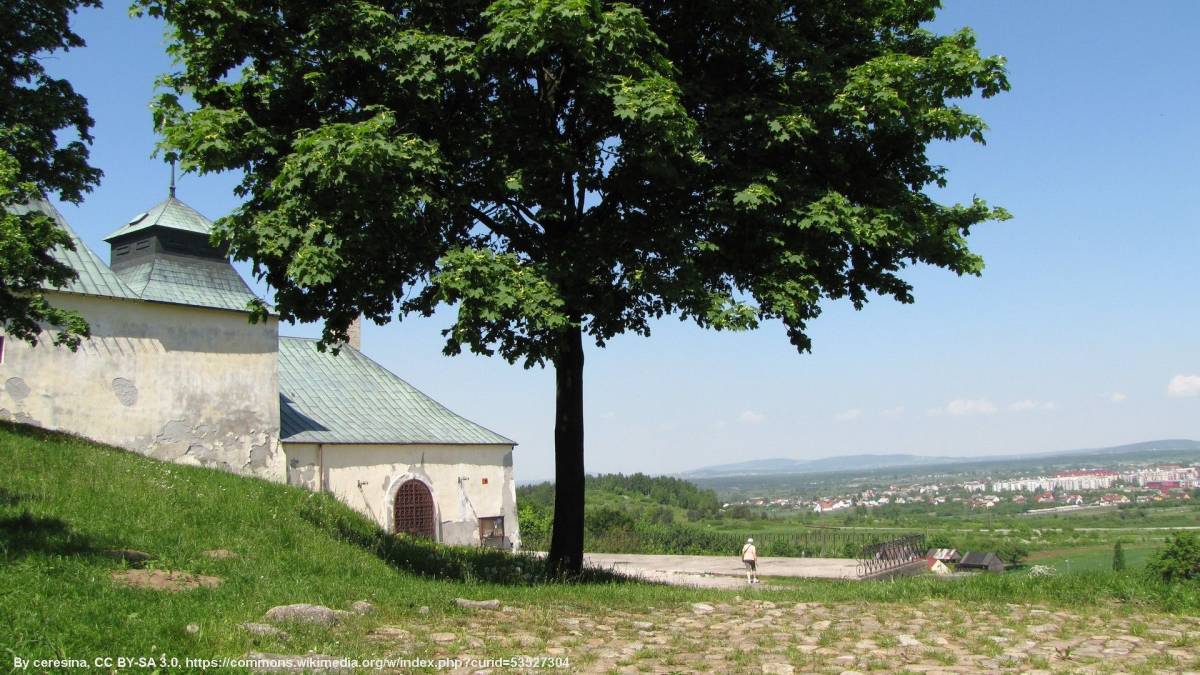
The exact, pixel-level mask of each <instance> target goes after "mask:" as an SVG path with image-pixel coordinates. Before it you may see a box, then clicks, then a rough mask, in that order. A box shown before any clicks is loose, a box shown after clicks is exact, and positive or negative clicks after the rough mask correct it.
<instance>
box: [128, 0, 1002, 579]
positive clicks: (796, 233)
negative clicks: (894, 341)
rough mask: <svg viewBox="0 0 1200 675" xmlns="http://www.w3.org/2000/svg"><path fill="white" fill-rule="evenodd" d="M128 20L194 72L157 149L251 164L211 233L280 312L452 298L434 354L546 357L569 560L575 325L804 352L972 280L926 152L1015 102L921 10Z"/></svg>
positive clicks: (495, 8)
mask: <svg viewBox="0 0 1200 675" xmlns="http://www.w3.org/2000/svg"><path fill="white" fill-rule="evenodd" d="M136 6H137V7H138V8H139V9H140V11H144V12H147V13H150V14H152V15H158V16H164V17H165V18H166V19H167V21H168V22H169V24H170V27H171V28H170V31H171V32H170V40H169V47H168V49H169V51H170V52H171V54H172V55H173V56H174V57H176V58H177V59H178V62H179V63H180V68H179V70H178V71H176V72H172V73H168V74H166V75H164V76H163V78H162V80H161V84H162V86H163V88H164V91H163V92H162V93H161V94H160V95H159V96H158V98H157V100H156V102H155V119H156V124H157V126H158V129H159V130H160V132H161V133H162V135H163V139H164V140H163V147H164V148H165V149H168V150H170V151H172V152H178V153H179V156H180V158H181V160H182V163H183V166H184V168H185V169H189V170H195V171H200V172H208V171H226V170H239V171H242V172H243V180H242V182H241V184H240V186H239V194H240V195H241V197H242V198H243V199H244V202H243V203H242V205H241V206H240V207H238V208H237V209H236V210H235V211H234V212H233V213H231V214H230V215H228V216H226V217H224V218H221V219H219V220H218V221H217V223H216V226H217V229H218V233H219V236H221V237H223V238H225V239H226V240H227V241H228V242H229V243H230V245H231V250H232V252H233V253H234V255H235V256H237V257H240V258H243V259H249V260H252V261H254V263H255V265H256V270H258V272H259V273H260V274H261V275H262V276H263V277H264V278H265V279H266V281H268V282H269V283H270V284H271V286H272V287H274V288H275V289H277V292H276V296H275V303H276V309H277V311H278V312H279V313H280V315H281V317H282V318H283V319H300V320H303V321H311V320H316V319H319V318H324V319H326V328H325V334H324V339H325V341H326V342H327V343H335V342H337V341H339V340H341V339H344V337H345V329H346V327H347V326H348V325H349V323H350V322H351V321H352V320H353V319H354V318H355V317H356V316H357V315H358V314H359V313H360V312H362V313H365V314H366V316H367V317H369V318H372V319H374V320H376V321H386V320H388V319H389V318H390V317H391V316H392V315H393V314H398V315H400V316H403V315H405V314H408V313H416V314H421V315H430V314H432V313H433V311H434V309H435V308H436V307H437V306H438V305H440V304H450V305H453V306H454V307H455V308H456V309H457V318H456V319H455V321H454V322H453V324H452V325H451V326H449V327H448V328H447V329H446V332H445V335H446V338H447V344H446V352H447V353H450V354H454V353H458V352H459V351H461V350H462V349H464V348H465V349H470V350H472V351H474V352H477V353H482V354H499V355H500V356H502V357H503V358H505V359H507V360H509V361H510V362H521V363H523V364H524V365H526V366H531V365H537V364H546V363H552V364H553V365H554V367H555V368H556V370H557V372H558V382H557V386H558V390H559V391H558V393H559V399H558V415H557V417H556V436H555V438H556V453H557V460H558V469H557V475H556V483H557V485H558V490H557V502H556V503H558V502H563V503H564V504H565V503H566V502H564V501H563V500H564V499H571V500H577V501H578V503H577V504H576V503H572V505H571V506H570V508H567V510H566V511H559V510H557V507H556V527H555V537H556V541H558V539H557V537H558V536H559V534H560V530H564V531H565V530H566V528H573V529H575V530H581V529H582V493H583V463H582V446H583V431H582V429H583V427H582V370H583V346H582V341H581V338H582V336H583V335H586V336H587V337H589V338H590V339H591V340H592V341H594V342H595V343H596V344H598V345H603V344H604V343H605V342H606V341H607V340H609V339H610V338H612V337H613V336H615V335H618V334H621V333H625V332H633V333H638V334H642V335H649V333H650V331H651V328H652V326H653V321H654V320H655V319H658V318H661V317H664V316H668V315H675V316H678V317H680V318H682V319H685V320H691V321H694V322H695V323H697V324H699V325H700V326H702V327H706V328H715V329H749V328H754V327H757V326H758V325H760V324H761V323H763V322H764V321H774V320H778V321H779V322H780V323H781V324H782V325H783V327H784V329H785V330H786V332H787V335H788V337H789V339H790V341H791V343H792V344H794V345H795V346H796V347H797V349H799V350H801V351H805V350H808V349H809V348H810V346H811V345H810V341H809V338H808V336H807V333H806V328H807V325H808V322H809V321H811V320H812V319H813V318H815V317H816V316H817V315H818V314H819V313H820V303H821V301H823V300H825V299H843V298H844V299H848V300H849V301H850V302H852V303H853V304H854V306H856V307H862V306H863V305H864V303H866V302H867V301H868V299H869V298H870V297H871V296H872V295H876V294H879V295H884V296H890V297H892V298H894V299H896V300H898V301H900V302H906V303H907V302H912V300H913V296H912V288H911V287H910V285H909V284H908V282H906V281H905V280H904V279H903V277H902V276H901V271H902V269H903V268H904V267H905V266H907V265H909V264H912V263H928V264H932V265H937V266H940V267H943V268H946V269H949V270H952V271H954V272H956V273H958V274H978V273H979V272H980V271H981V270H982V267H983V263H982V261H981V260H980V258H979V257H978V256H976V255H975V254H973V253H972V252H971V251H970V250H969V249H968V247H967V241H966V236H967V235H968V233H969V231H970V228H971V227H972V226H974V225H976V224H978V223H980V222H983V221H986V220H989V219H996V218H1003V217H1005V216H1006V214H1005V213H1004V212H1003V211H1002V210H1000V209H997V208H993V207H990V206H988V205H987V204H986V203H985V202H984V201H983V200H981V199H975V200H973V201H972V202H971V203H969V204H956V205H943V204H939V203H937V202H935V201H934V200H933V199H932V198H931V197H930V196H929V195H928V194H927V192H926V189H927V188H929V187H930V186H939V185H944V184H945V183H946V180H947V176H946V169H945V168H944V167H941V166H937V165H935V164H932V163H931V162H930V161H929V159H928V155H927V148H928V146H929V144H930V143H931V142H933V141H937V140H947V141H950V140H956V139H962V138H965V139H970V140H973V141H975V142H983V134H984V131H985V129H986V126H985V124H984V122H983V120H982V119H981V118H980V117H978V116H977V115H975V114H972V113H970V112H968V111H966V110H964V109H962V108H961V107H960V106H959V105H957V104H956V103H955V102H954V101H955V100H956V99H964V98H967V97H971V96H974V95H981V96H984V97H989V96H992V95H995V94H997V93H999V92H1001V91H1004V90H1006V89H1007V88H1008V81H1007V79H1006V74H1005V68H1004V62H1003V59H1002V58H1000V57H985V56H982V55H981V54H980V53H979V52H978V50H977V48H976V45H975V38H974V36H973V34H972V33H971V32H970V31H969V30H966V29H964V30H961V31H958V32H956V33H953V34H950V35H937V34H934V33H933V32H931V31H929V30H928V29H927V28H925V27H924V24H925V23H926V22H928V21H930V20H931V19H932V18H933V17H934V13H935V11H936V9H937V7H938V3H937V2H936V1H933V0H921V1H911V2H899V1H895V0H863V1H861V2H851V3H846V2H840V1H834V0H823V1H817V2H806V3H793V2H782V1H778V0H747V1H746V2H737V3H730V2H720V1H717V0H699V1H695V0H688V1H687V2H683V1H679V0H644V1H631V2H609V1H602V0H495V1H493V2H480V1H474V2H463V3H439V2H412V1H400V0H357V1H355V2H339V3H329V2H311V1H297V2H289V3H284V4H282V5H280V4H278V3H271V2H263V1H261V0H169V1H168V0H138V1H137V3H136ZM568 449H569V452H568ZM564 481H569V484H564ZM565 495H569V496H567V497H565ZM564 508H565V507H564ZM564 520H566V521H570V522H564ZM560 526H562V527H560ZM564 536H566V535H564ZM572 536H573V535H572ZM581 536H582V535H579V537H580V538H578V539H577V540H576V539H571V540H570V541H569V542H567V543H565V544H563V545H562V546H565V547H566V548H568V549H574V548H576V547H577V546H578V547H582V538H581ZM564 541H566V540H564ZM562 546H560V547H559V549H558V550H557V551H556V548H555V545H554V544H553V543H552V550H551V559H552V561H553V560H556V559H560V558H561V557H562V555H561V554H562ZM577 562H578V561H577V560H574V559H572V560H569V561H568V565H567V567H568V568H569V567H572V566H574V565H576V563H577Z"/></svg>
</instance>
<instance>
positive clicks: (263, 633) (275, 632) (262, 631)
mask: <svg viewBox="0 0 1200 675" xmlns="http://www.w3.org/2000/svg"><path fill="white" fill-rule="evenodd" d="M242 630H244V631H246V632H247V633H249V634H251V635H258V636H260V637H277V638H279V639H280V640H286V639H288V637H290V636H289V635H288V634H287V633H285V632H283V631H281V630H279V629H278V628H276V627H275V626H272V625H270V624H265V623H244V624H242Z"/></svg>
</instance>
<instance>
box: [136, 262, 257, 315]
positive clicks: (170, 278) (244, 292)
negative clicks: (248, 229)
mask: <svg viewBox="0 0 1200 675" xmlns="http://www.w3.org/2000/svg"><path fill="white" fill-rule="evenodd" d="M116 274H117V275H118V276H120V277H121V279H122V280H123V281H124V282H125V283H126V284H127V285H128V286H129V287H130V288H131V289H133V290H134V292H136V293H137V294H138V297H140V298H142V299H143V300H155V301H158V302H173V303H176V304H180V305H193V306H196V307H213V308H216V309H231V310H236V311H246V306H247V304H248V303H249V302H250V301H251V300H254V299H256V296H255V295H254V293H253V292H252V291H251V290H250V287H249V286H247V285H246V282H245V281H243V280H242V277H241V275H239V274H238V273H237V270H235V269H233V266H232V265H230V264H229V263H228V262H226V261H224V260H206V259H204V258H196V257H192V256H186V257H185V256H174V255H159V256H155V257H154V258H151V259H149V260H147V261H145V262H143V263H140V264H137V265H132V266H130V267H126V268H123V269H121V270H120V271H118V272H116Z"/></svg>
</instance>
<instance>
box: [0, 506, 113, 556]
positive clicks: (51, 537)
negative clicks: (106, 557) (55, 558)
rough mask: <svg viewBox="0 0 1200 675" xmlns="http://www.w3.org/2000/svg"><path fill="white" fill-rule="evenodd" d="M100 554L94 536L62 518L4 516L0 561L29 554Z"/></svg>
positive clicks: (1, 523) (0, 535)
mask: <svg viewBox="0 0 1200 675" xmlns="http://www.w3.org/2000/svg"><path fill="white" fill-rule="evenodd" d="M33 554H37V555H89V556H90V555H99V554H100V551H99V550H98V549H97V548H96V545H95V542H93V541H92V539H91V537H89V536H87V535H85V534H81V533H79V532H76V531H75V530H73V529H72V528H71V525H70V524H69V523H67V522H66V521H65V520H62V519H61V518H54V517H50V516H35V515H33V514H32V513H30V512H28V511H25V512H23V513H21V515H19V516H9V517H5V518H0V560H2V559H14V558H22V557H25V556H28V555H33Z"/></svg>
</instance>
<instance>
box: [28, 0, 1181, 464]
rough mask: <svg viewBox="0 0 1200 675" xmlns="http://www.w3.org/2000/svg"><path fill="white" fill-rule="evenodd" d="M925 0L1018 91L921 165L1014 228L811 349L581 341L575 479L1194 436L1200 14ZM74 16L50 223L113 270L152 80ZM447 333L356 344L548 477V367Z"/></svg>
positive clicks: (143, 62)
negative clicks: (469, 349) (88, 167)
mask: <svg viewBox="0 0 1200 675" xmlns="http://www.w3.org/2000/svg"><path fill="white" fill-rule="evenodd" d="M945 4H946V7H945V9H944V10H943V11H942V12H941V14H940V15H939V17H938V19H937V20H936V21H935V22H934V23H933V24H932V28H933V29H934V30H937V31H939V32H950V31H953V30H957V29H958V28H961V27H963V26H970V27H971V28H972V29H974V30H975V31H976V33H977V34H978V39H979V46H980V49H981V51H983V52H984V53H986V54H1001V55H1003V56H1005V57H1006V58H1007V59H1008V68H1009V78H1010V80H1011V83H1012V91H1011V92H1008V93H1006V94H1002V95H1000V96H998V97H996V98H993V99H989V100H971V101H967V102H965V103H964V105H965V107H967V108H969V109H971V110H973V111H975V112H978V113H979V114H981V115H983V116H984V118H985V119H986V120H987V122H988V124H989V126H990V127H991V130H990V132H989V133H988V136H987V140H988V142H987V145H986V146H979V145H975V144H971V143H968V142H965V141H964V142H960V143H956V144H946V143H941V144H938V145H935V146H933V147H932V148H931V150H930V156H931V158H932V159H933V161H935V162H937V163H940V164H943V165H945V166H947V167H948V168H949V170H950V173H949V179H950V185H949V186H948V187H947V188H946V189H944V190H939V191H935V192H933V194H934V195H935V197H936V198H937V199H938V200H939V201H942V202H944V203H951V202H964V201H969V200H970V199H971V197H972V196H973V195H979V196H981V197H983V198H985V199H987V200H988V201H989V202H990V203H992V204H996V205H1000V206H1003V207H1005V208H1006V209H1008V210H1009V211H1010V212H1011V213H1012V214H1013V216H1014V217H1013V219H1012V220H1009V221H1007V222H1003V223H989V224H985V225H982V226H979V227H977V228H976V229H975V230H974V231H973V232H972V236H971V238H970V241H971V247H972V249H973V250H975V251H976V252H978V253H980V254H982V255H983V257H984V259H985V261H986V263H987V269H986V270H985V271H984V274H983V275H982V277H979V278H975V277H964V278H959V277H956V276H955V275H953V274H952V273H949V272H946V271H944V270H938V269H934V268H929V267H917V268H911V269H909V270H908V271H907V272H906V273H905V278H907V279H908V280H910V281H911V282H912V283H913V284H914V286H915V293H914V294H915V297H916V303H915V304H913V305H899V304H896V303H894V302H893V301H890V300H886V299H877V300H875V301H873V302H871V303H869V304H868V305H867V306H866V307H865V308H864V309H863V310H862V311H855V310H854V309H853V308H852V307H850V306H849V305H848V304H836V303H831V304H828V305H826V306H825V308H824V313H823V315H822V316H821V317H820V318H819V319H817V320H816V321H815V322H814V323H813V324H812V325H811V332H810V334H811V336H812V338H813V345H814V346H813V351H812V353H811V354H798V353H796V351H795V350H794V349H793V348H792V347H791V346H790V345H789V344H788V342H787V338H786V335H785V333H784V330H783V328H782V326H781V325H779V324H777V323H769V324H766V325H764V326H763V327H762V328H760V329H759V330H758V331H754V332H749V333H736V334H731V333H718V332H712V331H704V330H701V329H699V328H697V327H695V326H694V324H690V323H681V322H679V321H678V320H676V319H664V320H662V321H660V322H658V323H657V324H655V325H654V331H653V335H652V336H651V337H650V338H642V337H638V336H622V337H618V338H617V339H614V340H612V341H611V342H609V343H608V345H607V347H606V348H604V349H597V348H591V349H589V351H588V352H587V357H586V358H587V363H586V371H585V377H584V382H585V414H586V419H587V427H586V443H587V460H586V466H587V470H588V471H589V472H592V473H606V472H625V473H630V472H636V471H641V472H646V473H673V472H678V471H685V470H688V469H694V468H699V467H702V466H707V465H712V464H721V463H727V462H734V461H742V460H749V459H763V458H771V457H789V458H796V459H809V458H817V457H828V456H837V455H846V454H857V453H914V454H923V455H938V456H984V455H988V454H999V453H1008V452H1035V451H1047V450H1060V449H1062V450H1066V449H1077V448H1089V447H1101V446H1108V445H1117V444H1123V443H1129V442H1137V441H1144V440H1151V439H1161V438H1193V439H1200V301H1198V299H1200V271H1198V269H1197V261H1198V260H1200V134H1198V131H1200V128H1198V123H1197V120H1198V119H1200V87H1197V86H1196V81H1195V69H1196V67H1197V65H1198V64H1200V42H1198V41H1196V40H1195V39H1194V38H1195V36H1194V27H1195V26H1196V25H1198V24H1200V3H1195V2H1191V1H1190V0H1175V1H1165V0H1164V1H1160V2H1154V3H1139V4H1137V5H1136V6H1135V5H1131V4H1129V3H1127V2H1117V1H1105V2H1099V1H1093V2H1087V3H1084V2H1054V3H1047V2H1040V1H1037V2H1024V1H1020V2H1019V1H1016V0H1012V1H1007V0H1006V1H1004V2H1001V1H999V0H990V1H978V0H957V1H954V0H950V1H947V2H946V3H945ZM1135 10H1136V11H1135ZM73 25H74V27H75V29H76V31H77V32H78V33H79V34H80V35H81V36H82V37H83V38H84V39H85V40H86V41H87V43H88V44H87V47H85V48H82V49H77V50H73V51H71V52H68V53H65V54H63V53H58V54H55V55H53V56H50V57H48V58H47V59H46V60H45V63H46V65H47V68H48V70H49V71H50V72H51V73H52V74H54V75H56V76H58V77H66V78H67V79H69V80H70V81H71V83H72V84H73V85H74V86H75V88H76V90H77V91H79V92H80V93H82V94H83V95H84V96H86V97H87V99H88V101H89V105H90V110H91V113H92V116H93V117H94V118H95V120H96V126H95V128H94V131H93V133H94V136H95V143H94V145H93V146H92V164H93V165H94V166H97V167H99V168H100V169H102V170H103V171H104V179H103V181H102V183H101V185H100V186H99V187H98V188H97V189H96V190H95V191H94V192H93V193H92V194H90V195H88V196H87V198H86V199H85V201H84V202H83V203H82V204H81V205H78V206H76V205H72V204H59V207H60V209H61V210H62V212H63V214H64V215H65V216H66V218H67V220H68V222H70V223H71V225H72V226H73V227H74V228H75V229H76V230H77V231H78V232H79V234H80V235H81V236H82V237H83V239H84V241H85V242H86V243H87V244H88V246H90V247H91V248H92V249H93V250H94V251H96V252H97V253H98V254H99V255H100V256H101V257H102V258H104V259H107V257H108V246H107V245H106V244H105V243H104V242H103V241H102V239H103V237H104V236H106V235H107V234H109V233H110V232H112V231H113V230H115V229H117V228H118V227H119V226H121V225H122V224H124V223H125V222H126V221H128V220H129V219H130V218H131V217H133V216H134V215H135V214H138V213H140V212H142V211H144V210H146V209H147V208H148V207H150V206H152V205H153V204H155V203H157V202H159V201H161V200H162V199H163V198H165V197H166V192H167V184H168V175H169V171H168V169H167V167H166V165H165V164H163V163H162V161H161V159H152V157H151V155H152V153H153V150H154V144H155V142H156V137H155V134H154V131H153V128H152V125H151V119H150V113H149V108H148V104H149V100H150V97H151V95H152V94H153V91H154V80H155V77H156V76H157V75H159V74H161V73H163V72H167V71H169V70H171V68H172V64H171V62H170V60H169V59H168V58H167V56H166V55H165V52H164V44H165V43H164V39H163V26H162V24H161V23H158V22H155V21H153V20H150V19H132V18H129V16H128V14H127V11H126V6H125V4H124V3H123V2H122V1H121V0H110V2H109V3H108V6H107V7H105V8H104V9H101V10H85V11H83V12H80V13H79V14H78V15H77V16H76V18H75V20H74V23H73ZM236 182H237V176H235V175H208V176H194V175H185V176H182V177H180V178H179V180H178V196H179V198H180V199H182V200H183V201H185V202H187V203H188V204H190V205H191V206H192V207H194V208H196V209H197V210H199V211H200V212H201V213H203V214H205V215H206V216H208V217H209V218H212V219H215V218H217V217H219V216H221V215H223V214H225V213H228V212H229V211H231V210H232V209H233V208H234V207H235V206H236V205H237V204H238V203H239V202H238V199H237V198H236V196H235V195H234V194H233V186H234V185H235V184H236ZM239 269H241V270H242V272H243V276H245V277H246V278H247V280H248V281H252V280H251V279H250V278H249V274H248V268H247V267H246V266H245V265H239ZM256 288H257V289H258V290H259V292H260V293H265V292H266V289H265V288H263V287H262V286H261V285H260V286H257V287H256ZM449 317H450V315H449V314H448V313H442V314H439V315H435V316H434V317H431V318H428V319H424V318H408V319H405V320H404V321H402V322H392V323H390V324H388V325H385V326H376V325H374V324H372V323H367V325H366V326H364V330H363V351H364V352H365V353H366V354H367V355H368V356H371V357H372V358H374V359H375V360H377V361H379V362H380V363H382V364H383V365H385V366H386V367H388V368H390V369H391V370H392V371H394V372H395V373H397V374H399V375H400V376H401V377H403V378H404V379H405V380H407V381H408V382H410V383H412V384H413V385H414V386H416V387H417V388H419V389H421V390H422V391H424V392H425V393H427V394H429V395H430V396H432V397H434V398H435V399H437V400H438V401H440V402H442V403H443V404H445V405H446V406H447V407H449V408H450V409H451V410H454V411H455V412H457V413H459V414H461V415H463V416H465V417H467V418H469V419H472V420H474V421H476V422H478V423H480V424H482V425H484V426H486V427H488V428H490V429H492V430H494V431H497V432H499V433H501V434H504V435H505V436H508V437H509V438H512V439H514V440H516V441H517V442H518V444H519V445H518V447H517V451H516V453H515V468H516V474H517V478H518V480H521V481H529V480H537V479H543V478H550V477H552V476H553V473H554V468H553V467H554V459H553V426H554V377H553V372H552V371H549V370H541V369H533V370H524V369H522V368H521V367H520V366H519V365H509V364H507V363H506V362H504V361H503V360H501V359H499V358H490V359H489V358H485V357H480V356H474V355H462V356H458V357H445V356H443V355H442V353H441V349H442V345H443V339H442V337H441V330H442V329H443V328H445V327H446V326H447V325H449V323H450V318H449ZM281 333H283V334H287V335H299V336H315V335H317V334H319V328H318V327H317V326H314V325H299V326H282V327H281Z"/></svg>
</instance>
